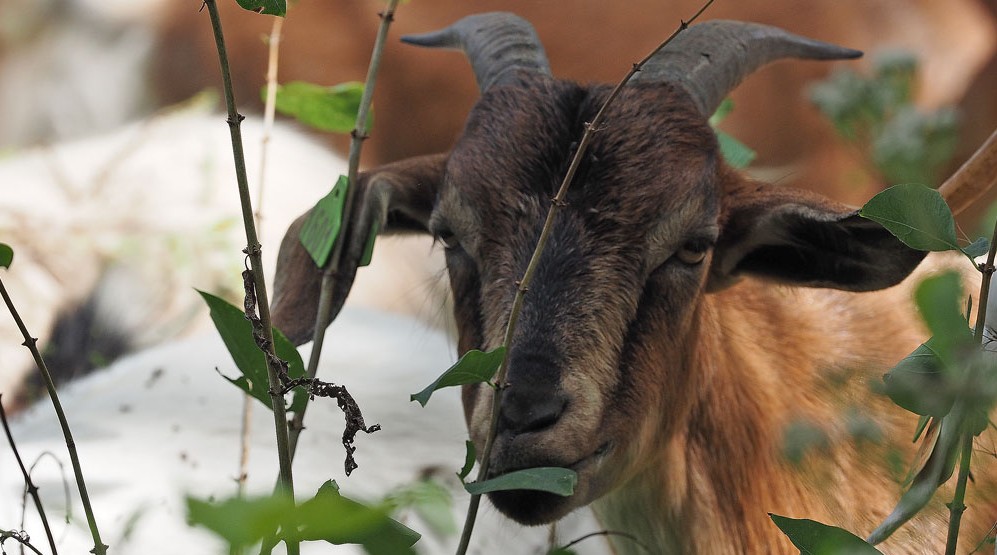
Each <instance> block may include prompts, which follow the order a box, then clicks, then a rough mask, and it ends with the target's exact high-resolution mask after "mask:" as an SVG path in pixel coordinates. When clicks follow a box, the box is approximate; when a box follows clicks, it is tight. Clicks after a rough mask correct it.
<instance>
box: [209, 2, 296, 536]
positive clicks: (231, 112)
mask: <svg viewBox="0 0 997 555" xmlns="http://www.w3.org/2000/svg"><path fill="white" fill-rule="evenodd" d="M204 5H205V6H206V7H207V8H208V15H209V17H210V19H211V30H212V33H213V34H214V37H215V47H216V49H217V50H218V61H219V64H220V66H221V73H222V83H223V88H224V91H225V106H226V108H227V110H228V118H227V121H228V125H229V132H230V135H231V138H232V156H233V158H234V162H235V175H236V181H237V182H238V187H239V200H240V203H241V206H242V220H243V226H244V227H245V229H246V245H247V246H246V250H245V251H244V252H245V253H246V255H247V256H248V257H249V261H250V265H251V268H252V270H251V272H252V276H253V293H254V296H255V298H256V300H257V301H258V302H257V303H256V304H257V305H258V308H259V311H260V321H261V324H262V327H263V330H262V334H263V338H264V339H265V349H264V354H265V355H266V356H267V377H268V378H269V386H270V405H271V409H272V410H273V417H274V431H275V434H276V441H277V458H278V463H279V465H280V476H279V479H278V489H279V490H280V493H281V494H282V495H286V496H288V497H289V498H291V499H294V481H293V478H292V474H291V458H290V455H289V450H288V439H287V415H286V412H285V409H284V396H283V395H282V394H281V393H280V391H281V383H280V374H279V372H280V367H279V365H277V364H274V363H273V360H274V359H276V355H275V354H274V343H273V324H272V323H271V321H270V304H269V301H268V299H267V288H266V281H265V279H264V277H263V264H262V251H261V245H260V243H259V240H258V239H257V236H256V225H255V222H254V221H253V203H252V200H251V199H250V196H249V180H248V179H247V177H246V157H245V154H244V152H243V147H242V133H241V131H240V124H241V122H242V120H243V119H244V118H243V116H242V115H241V114H239V112H238V111H236V107H235V95H234V93H233V91H232V76H231V74H230V72H229V64H228V54H227V52H226V49H225V38H224V36H223V35H222V25H221V18H220V16H219V15H218V6H217V4H216V2H215V0H204ZM247 293H248V291H247ZM247 297H248V295H247ZM287 551H288V553H289V554H290V555H297V553H298V552H299V551H300V546H299V545H298V543H297V542H293V541H289V542H287Z"/></svg>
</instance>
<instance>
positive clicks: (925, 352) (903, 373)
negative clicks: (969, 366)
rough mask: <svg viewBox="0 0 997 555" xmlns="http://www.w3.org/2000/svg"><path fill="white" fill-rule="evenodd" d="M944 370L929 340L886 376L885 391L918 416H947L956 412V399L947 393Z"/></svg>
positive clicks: (898, 403)
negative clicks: (954, 410) (954, 408)
mask: <svg viewBox="0 0 997 555" xmlns="http://www.w3.org/2000/svg"><path fill="white" fill-rule="evenodd" d="M942 368H943V365H942V361H941V359H939V358H938V355H937V354H936V353H935V351H934V350H933V349H932V348H931V341H930V340H929V341H928V343H925V344H922V345H921V346H919V347H918V348H917V349H915V350H914V352H913V353H911V354H909V355H907V357H906V358H904V359H903V360H901V361H900V362H898V363H897V365H896V366H894V367H893V368H892V369H891V370H890V371H889V372H887V373H886V375H885V376H883V384H884V391H883V392H884V393H886V394H887V395H888V396H889V397H890V399H892V400H893V402H894V403H896V404H897V405H899V406H901V407H903V408H904V409H907V410H909V411H911V412H913V413H914V414H920V415H922V416H944V415H946V414H948V413H949V411H950V410H952V403H953V401H954V397H953V396H952V395H951V394H950V393H948V392H947V389H948V388H946V387H945V384H946V380H945V377H944V376H943V374H942ZM925 423H927V421H925ZM918 435H920V432H918Z"/></svg>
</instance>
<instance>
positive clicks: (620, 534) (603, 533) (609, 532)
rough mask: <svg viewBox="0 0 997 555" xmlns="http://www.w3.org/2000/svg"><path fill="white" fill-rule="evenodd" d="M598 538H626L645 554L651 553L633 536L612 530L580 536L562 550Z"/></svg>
mask: <svg viewBox="0 0 997 555" xmlns="http://www.w3.org/2000/svg"><path fill="white" fill-rule="evenodd" d="M599 536H605V537H607V538H608V537H609V536H619V537H621V538H626V539H628V540H630V541H632V542H634V543H635V544H637V546H638V547H640V548H641V549H643V550H644V551H645V552H647V553H651V550H650V549H648V547H647V546H646V545H644V544H643V543H641V542H640V541H639V540H638V539H637V538H636V537H635V536H633V535H631V534H627V533H624V532H614V531H612V530H600V531H598V532H590V533H588V534H585V535H584V536H582V537H580V538H577V539H575V540H572V541H571V542H570V543H568V544H567V545H565V546H564V549H571V548H572V547H573V546H575V545H578V544H579V543H581V542H583V541H585V540H587V539H589V538H595V537H599Z"/></svg>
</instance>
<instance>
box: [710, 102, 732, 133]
mask: <svg viewBox="0 0 997 555" xmlns="http://www.w3.org/2000/svg"><path fill="white" fill-rule="evenodd" d="M733 111H734V100H733V99H732V98H730V97H728V98H725V99H723V102H721V103H720V106H717V109H716V111H714V112H713V115H712V116H710V127H716V126H718V125H720V122H722V121H723V120H724V119H726V118H727V116H729V115H730V113H731V112H733Z"/></svg>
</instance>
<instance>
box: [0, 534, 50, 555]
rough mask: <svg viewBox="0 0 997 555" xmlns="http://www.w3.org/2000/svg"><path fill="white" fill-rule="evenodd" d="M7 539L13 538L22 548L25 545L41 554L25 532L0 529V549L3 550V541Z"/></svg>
mask: <svg viewBox="0 0 997 555" xmlns="http://www.w3.org/2000/svg"><path fill="white" fill-rule="evenodd" d="M8 539H11V540H14V541H16V542H17V543H19V544H21V547H22V548H23V547H27V548H28V549H30V550H31V551H32V552H34V553H36V554H37V555H42V552H41V551H38V548H36V547H35V546H33V545H31V538H29V537H28V535H27V534H25V533H24V532H15V531H13V530H0V550H3V542H5V541H7V540H8ZM5 553H6V552H5Z"/></svg>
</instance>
